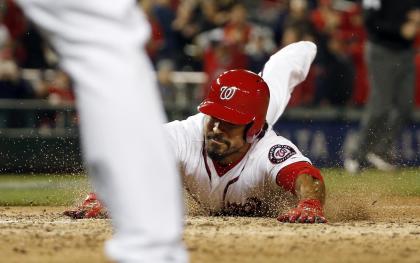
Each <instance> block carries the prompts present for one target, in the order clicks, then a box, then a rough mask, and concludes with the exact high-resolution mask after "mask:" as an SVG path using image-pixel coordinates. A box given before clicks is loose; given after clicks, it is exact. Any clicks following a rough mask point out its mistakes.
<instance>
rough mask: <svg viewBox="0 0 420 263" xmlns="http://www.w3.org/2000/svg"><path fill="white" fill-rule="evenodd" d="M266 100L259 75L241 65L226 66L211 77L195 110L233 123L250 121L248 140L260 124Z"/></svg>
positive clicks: (266, 93) (259, 130)
mask: <svg viewBox="0 0 420 263" xmlns="http://www.w3.org/2000/svg"><path fill="white" fill-rule="evenodd" d="M269 101H270V91H269V89H268V86H267V83H265V81H264V80H263V79H262V78H261V77H260V76H259V75H257V74H255V73H253V72H251V71H248V70H243V69H238V70H229V71H226V72H224V73H222V74H220V75H219V76H218V77H217V78H216V79H215V80H213V82H212V83H211V86H210V91H209V93H208V95H207V97H206V98H205V99H204V101H203V102H202V103H201V104H200V105H199V106H198V110H199V111H200V112H202V113H204V114H207V115H210V116H212V117H215V118H218V119H221V120H223V121H226V122H230V123H233V124H238V125H244V124H249V123H252V125H251V126H250V128H249V129H248V130H247V133H246V140H247V142H249V143H251V142H253V141H254V140H255V138H256V137H257V136H258V134H260V132H261V131H262V129H263V127H264V124H265V117H266V115H267V109H268V103H269Z"/></svg>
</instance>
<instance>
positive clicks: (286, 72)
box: [260, 41, 317, 125]
mask: <svg viewBox="0 0 420 263" xmlns="http://www.w3.org/2000/svg"><path fill="white" fill-rule="evenodd" d="M316 52H317V47H316V45H315V44H314V43H312V42H310V41H300V42H296V43H292V44H290V45H287V46H285V47H284V48H282V49H281V50H279V51H277V52H276V53H274V54H273V55H272V56H271V57H270V59H269V60H268V61H267V63H265V65H264V68H263V70H262V71H261V72H260V75H261V77H262V78H263V79H264V81H265V82H266V83H267V85H268V87H269V89H270V104H269V106H268V111H267V118H266V119H267V123H268V124H269V125H273V124H274V123H275V122H276V121H277V119H278V118H279V117H280V116H281V114H282V113H283V111H284V109H285V108H286V106H287V104H288V103H289V100H290V95H291V94H292V92H293V90H294V88H295V87H296V86H297V85H298V84H299V83H301V82H302V81H304V80H305V78H306V76H307V75H308V72H309V69H310V67H311V64H312V62H313V60H314V59H315V56H316Z"/></svg>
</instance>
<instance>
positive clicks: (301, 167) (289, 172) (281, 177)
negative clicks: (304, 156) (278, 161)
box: [276, 162, 324, 194]
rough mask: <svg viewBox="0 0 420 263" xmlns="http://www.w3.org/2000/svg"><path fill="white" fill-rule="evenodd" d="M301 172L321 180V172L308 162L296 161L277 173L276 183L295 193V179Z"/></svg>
mask: <svg viewBox="0 0 420 263" xmlns="http://www.w3.org/2000/svg"><path fill="white" fill-rule="evenodd" d="M301 174H307V175H310V176H312V177H313V178H315V179H318V180H320V181H323V180H324V179H323V178H322V175H321V172H320V171H319V170H318V169H317V168H315V167H314V166H313V165H312V164H310V163H308V162H296V163H292V164H289V165H288V166H286V167H284V168H283V169H281V170H280V171H279V172H278V173H277V177H276V183H277V185H279V186H281V187H283V189H285V190H286V191H290V192H292V193H293V194H295V183H296V179H297V177H298V176H299V175H301Z"/></svg>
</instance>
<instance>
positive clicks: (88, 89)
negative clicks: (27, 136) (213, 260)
mask: <svg viewBox="0 0 420 263" xmlns="http://www.w3.org/2000/svg"><path fill="white" fill-rule="evenodd" d="M17 2H18V3H19V4H20V6H21V7H22V8H23V10H24V12H25V14H26V15H27V16H28V17H29V18H30V19H32V20H33V21H34V22H35V23H36V24H37V25H38V26H39V27H40V28H41V29H42V30H43V33H44V35H45V36H46V37H47V38H48V40H49V41H50V42H51V44H52V46H53V47H54V49H55V50H56V51H57V53H58V54H59V56H60V58H61V60H60V64H61V66H62V68H63V70H64V71H66V72H67V73H68V74H70V76H71V77H72V78H73V80H74V83H75V87H76V90H75V93H76V97H77V106H78V111H79V113H80V122H81V127H80V128H81V135H82V144H83V148H84V157H85V160H86V163H87V168H88V171H89V175H90V176H91V179H92V181H93V185H94V187H95V189H97V191H98V193H99V197H100V198H101V200H103V201H104V203H105V204H106V206H107V207H108V208H109V211H110V215H111V216H112V218H113V220H112V223H113V225H114V228H115V234H114V236H113V238H112V240H110V241H109V242H107V244H106V252H107V253H108V255H109V256H110V257H111V258H112V259H113V260H116V261H118V262H156V263H157V262H187V256H186V253H185V250H184V247H183V245H182V242H181V237H182V216H183V209H182V202H181V186H180V180H179V176H178V173H177V170H176V165H175V162H174V159H173V156H172V155H171V154H168V153H167V152H166V151H165V145H166V144H165V136H164V131H163V129H162V124H163V123H164V115H163V109H162V106H161V103H160V101H159V95H158V94H157V90H158V89H157V87H156V84H155V83H156V81H155V76H154V73H153V71H152V68H151V65H150V62H149V59H148V57H147V55H146V54H145V51H144V44H145V42H146V41H147V38H148V36H149V26H148V22H147V20H146V19H145V17H144V15H143V14H142V12H139V8H138V6H137V5H136V2H135V1H132V0H118V1H101V0H89V1H80V0H58V1H55V0H18V1H17ZM146 123H147V125H146ZM158 161H159V162H160V164H159V165H158V166H156V165H155V163H156V162H158Z"/></svg>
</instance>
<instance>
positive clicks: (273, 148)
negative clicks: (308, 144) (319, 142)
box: [255, 129, 310, 165]
mask: <svg viewBox="0 0 420 263" xmlns="http://www.w3.org/2000/svg"><path fill="white" fill-rule="evenodd" d="M255 153H256V155H258V156H260V157H261V160H262V161H265V162H270V163H272V164H274V165H276V164H282V163H291V162H293V160H296V161H302V160H303V161H308V162H310V161H309V159H308V158H306V157H305V156H304V155H303V154H302V153H301V152H300V150H299V149H298V147H297V146H296V145H295V144H293V143H292V142H291V141H290V140H288V139H287V138H285V137H283V136H281V135H279V134H277V133H276V132H275V131H273V130H272V129H269V130H268V131H267V132H266V134H265V135H264V137H263V138H261V140H259V141H258V142H257V145H256V146H255Z"/></svg>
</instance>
